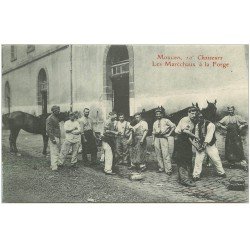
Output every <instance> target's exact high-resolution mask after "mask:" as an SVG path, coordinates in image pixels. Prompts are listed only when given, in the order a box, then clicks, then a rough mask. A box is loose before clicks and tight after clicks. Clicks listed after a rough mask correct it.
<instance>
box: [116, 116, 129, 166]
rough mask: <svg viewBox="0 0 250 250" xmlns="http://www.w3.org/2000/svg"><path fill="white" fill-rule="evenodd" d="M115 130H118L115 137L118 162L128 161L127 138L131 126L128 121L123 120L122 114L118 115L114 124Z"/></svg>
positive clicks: (125, 162) (126, 162)
mask: <svg viewBox="0 0 250 250" xmlns="http://www.w3.org/2000/svg"><path fill="white" fill-rule="evenodd" d="M115 131H117V132H118V134H117V137H116V153H117V156H118V161H119V162H118V163H124V164H128V163H129V147H128V140H129V137H130V132H131V126H130V123H129V122H128V121H125V117H124V114H122V113H120V114H119V115H118V122H117V123H116V126H115Z"/></svg>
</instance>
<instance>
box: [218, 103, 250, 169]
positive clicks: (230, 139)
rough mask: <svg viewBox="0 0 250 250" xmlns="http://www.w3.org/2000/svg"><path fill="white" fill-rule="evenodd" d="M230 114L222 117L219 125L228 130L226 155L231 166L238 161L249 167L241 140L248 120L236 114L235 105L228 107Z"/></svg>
mask: <svg viewBox="0 0 250 250" xmlns="http://www.w3.org/2000/svg"><path fill="white" fill-rule="evenodd" d="M227 110H228V115H227V116H225V117H224V118H223V119H221V120H220V121H219V123H218V126H219V127H221V128H223V129H225V130H226V131H227V135H226V142H225V157H226V160H227V161H228V162H229V164H230V165H231V166H234V165H235V163H236V162H240V164H241V165H242V166H243V167H245V168H247V162H246V158H245V155H244V151H243V145H242V141H241V131H242V129H244V128H245V127H247V122H246V121H245V120H244V119H243V118H242V117H241V116H239V115H236V114H235V107H234V106H230V107H227Z"/></svg>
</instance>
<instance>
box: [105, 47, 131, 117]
mask: <svg viewBox="0 0 250 250" xmlns="http://www.w3.org/2000/svg"><path fill="white" fill-rule="evenodd" d="M104 67H105V70H104V96H105V101H106V102H105V103H106V106H105V107H106V113H108V112H110V111H115V112H117V113H123V114H124V115H125V117H129V116H130V115H131V110H132V113H133V108H132V109H131V106H132V107H133V105H131V103H133V100H134V69H133V68H134V55H133V48H132V46H129V45H110V46H107V48H106V50H105V54H104ZM131 100H132V102H131Z"/></svg>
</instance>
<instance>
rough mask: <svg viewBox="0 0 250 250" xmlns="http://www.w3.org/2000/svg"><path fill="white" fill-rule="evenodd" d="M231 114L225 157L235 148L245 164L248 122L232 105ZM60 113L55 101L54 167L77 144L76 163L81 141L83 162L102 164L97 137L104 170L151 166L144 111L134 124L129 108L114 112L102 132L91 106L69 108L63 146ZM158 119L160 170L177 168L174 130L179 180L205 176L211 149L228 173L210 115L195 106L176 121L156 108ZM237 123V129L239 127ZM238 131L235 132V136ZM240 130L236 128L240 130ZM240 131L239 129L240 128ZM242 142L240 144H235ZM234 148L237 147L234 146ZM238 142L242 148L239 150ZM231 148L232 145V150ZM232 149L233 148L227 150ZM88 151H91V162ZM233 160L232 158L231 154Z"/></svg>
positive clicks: (51, 124)
mask: <svg viewBox="0 0 250 250" xmlns="http://www.w3.org/2000/svg"><path fill="white" fill-rule="evenodd" d="M228 111H229V115H228V116H226V117H224V118H223V119H222V120H221V121H220V122H219V123H218V125H219V126H220V127H222V128H224V129H226V130H228V133H227V139H226V157H227V155H229V156H230V157H231V158H232V154H234V155H237V156H236V157H234V160H235V161H236V158H237V160H238V161H241V162H242V163H244V164H246V161H245V157H244V153H243V147H242V144H240V143H241V139H239V136H238V134H239V133H238V132H239V130H240V129H242V128H244V127H246V126H247V124H246V121H244V120H243V119H242V118H241V117H240V116H236V115H235V114H234V107H229V108H228ZM59 113H60V108H59V107H58V106H53V107H52V114H51V115H50V116H49V117H48V118H47V133H48V136H49V141H50V152H51V168H52V170H57V169H58V167H60V166H62V165H63V164H64V162H65V159H66V156H67V155H68V153H69V151H70V150H71V149H72V157H71V166H72V167H74V166H75V164H76V162H77V154H78V151H79V147H80V145H82V159H83V162H84V164H92V165H96V164H97V141H98V140H99V141H101V143H102V150H103V154H102V157H101V161H104V172H105V173H106V174H108V175H113V174H115V172H114V171H113V168H114V166H115V165H119V164H124V165H127V166H128V169H133V168H138V169H139V170H140V171H145V170H146V156H147V139H146V137H147V134H148V123H147V122H146V121H145V120H144V119H143V118H142V115H141V113H136V114H135V115H134V119H135V121H136V122H134V123H133V125H132V123H131V124H130V122H128V121H126V120H125V116H124V114H116V113H115V112H110V113H109V117H108V119H107V120H106V122H105V124H104V130H103V133H101V136H100V137H97V136H96V134H95V131H94V127H93V121H92V120H91V118H89V109H88V108H85V109H84V111H83V117H81V118H79V117H78V116H77V115H76V113H73V112H71V113H70V115H69V116H70V119H69V120H68V121H66V122H65V124H64V129H65V134H66V138H65V140H64V142H63V144H62V146H61V143H60V134H61V133H60V126H59V120H58V118H57V116H58V114H59ZM155 118H156V121H155V122H154V124H153V131H152V139H153V147H154V150H155V153H156V158H157V162H158V167H159V168H158V172H159V173H164V172H165V173H166V174H167V175H169V176H171V174H172V171H173V169H172V159H171V156H172V154H171V152H170V136H173V135H174V134H175V135H176V136H175V143H174V144H175V145H174V148H175V152H174V155H175V161H176V163H177V167H178V174H179V182H180V183H181V184H183V185H186V186H195V182H196V181H198V180H199V179H200V175H201V172H202V164H203V160H204V158H205V156H206V155H207V156H208V157H209V158H210V160H211V161H212V163H213V165H214V166H215V169H216V172H217V174H218V176H220V177H226V173H225V170H224V169H223V166H222V162H221V159H220V156H219V152H218V149H217V147H216V137H215V128H216V126H215V124H213V123H212V122H210V121H208V120H206V119H205V118H204V116H203V115H202V113H201V112H200V111H199V110H198V109H197V108H196V107H190V108H189V109H188V114H187V116H186V117H184V118H182V119H181V120H180V121H179V123H178V124H177V126H176V125H175V124H174V123H173V122H171V121H170V120H169V119H167V118H164V114H163V112H162V110H160V109H157V110H156V111H155ZM237 129H238V130H237ZM232 130H233V131H234V133H235V134H236V133H238V134H237V136H236V137H237V138H238V140H237V141H235V140H236V139H237V138H236V139H235V136H234V138H232V133H233V132H229V131H232ZM236 130H237V131H236ZM235 131H236V132H235ZM235 143H236V144H237V145H238V146H237V145H236V146H235V145H234V144H235ZM193 147H194V148H195V150H196V156H195V162H194V164H193V163H192V156H193V150H192V148H193ZM232 148H233V151H232ZM236 148H237V150H236ZM230 150H231V151H230ZM227 151H229V152H230V153H229V154H228V153H227ZM87 154H91V162H89V161H88V158H87ZM227 160H228V161H229V162H231V164H233V163H232V161H233V160H232V159H228V158H227Z"/></svg>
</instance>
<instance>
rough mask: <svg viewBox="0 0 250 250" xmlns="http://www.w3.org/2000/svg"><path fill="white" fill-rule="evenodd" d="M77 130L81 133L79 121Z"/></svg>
mask: <svg viewBox="0 0 250 250" xmlns="http://www.w3.org/2000/svg"><path fill="white" fill-rule="evenodd" d="M77 130H78V131H79V132H82V128H81V125H80V123H79V121H77Z"/></svg>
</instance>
